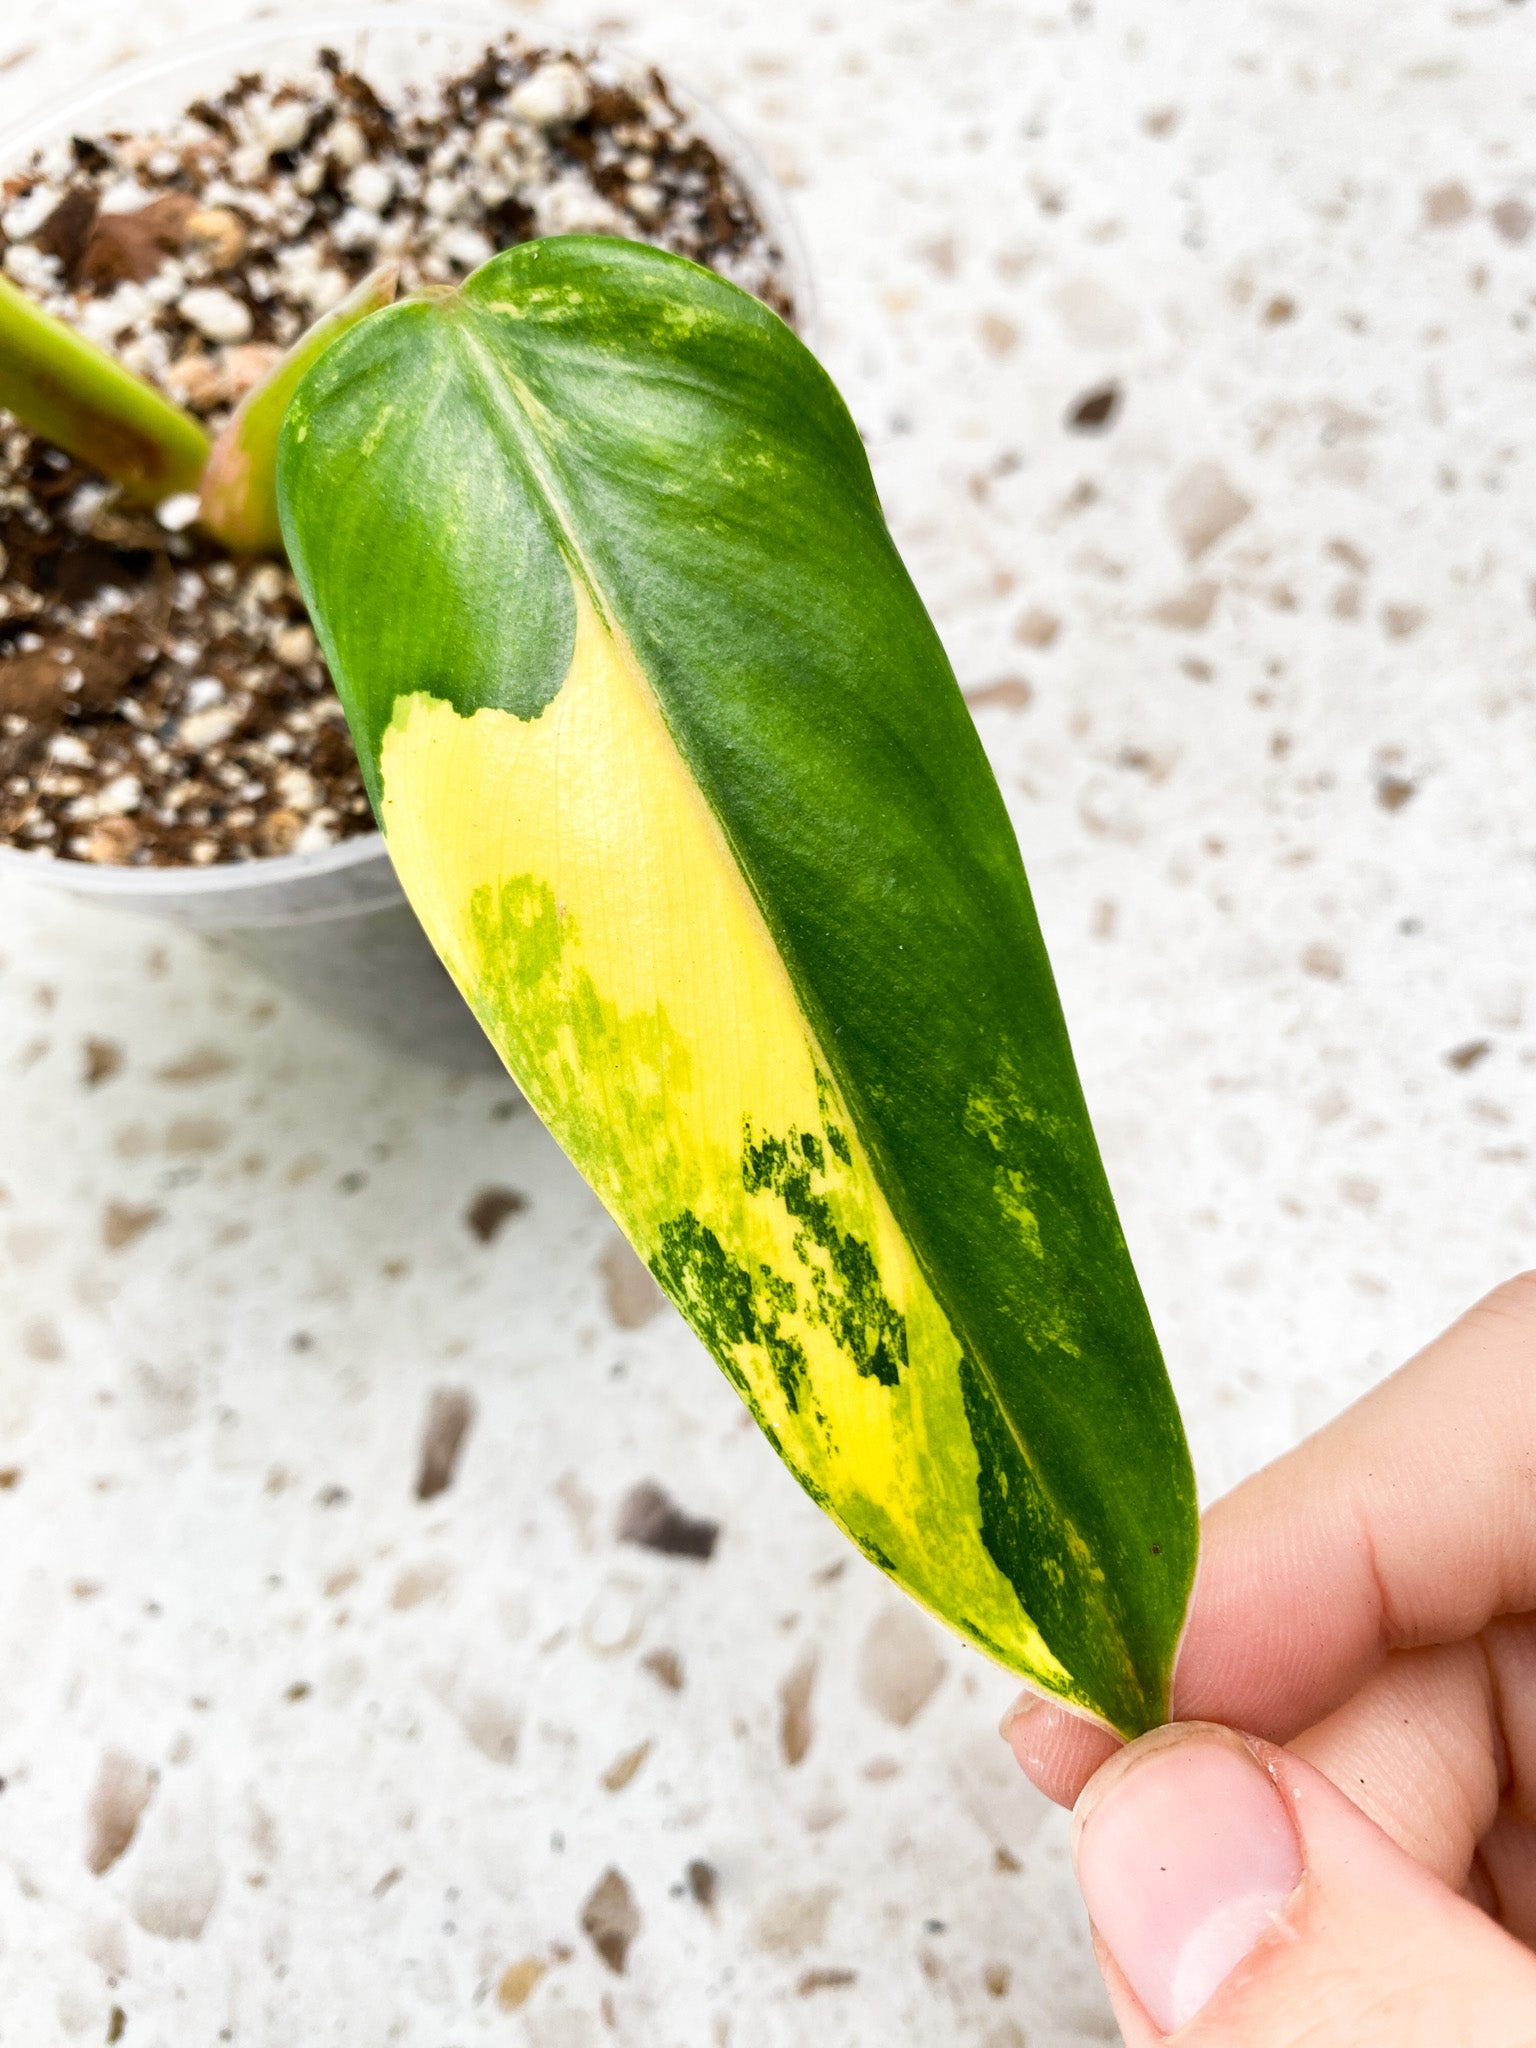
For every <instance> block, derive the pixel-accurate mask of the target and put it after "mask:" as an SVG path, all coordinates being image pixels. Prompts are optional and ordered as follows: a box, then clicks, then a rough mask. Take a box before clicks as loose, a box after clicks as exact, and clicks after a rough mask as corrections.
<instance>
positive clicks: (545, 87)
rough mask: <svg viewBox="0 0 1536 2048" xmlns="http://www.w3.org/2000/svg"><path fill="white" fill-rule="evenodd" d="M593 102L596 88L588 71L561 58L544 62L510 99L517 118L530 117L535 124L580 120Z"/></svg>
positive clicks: (509, 108) (536, 125)
mask: <svg viewBox="0 0 1536 2048" xmlns="http://www.w3.org/2000/svg"><path fill="white" fill-rule="evenodd" d="M591 105H592V88H591V86H590V85H589V84H588V82H587V78H586V75H585V73H584V72H582V71H580V70H578V68H577V67H576V66H575V65H574V64H568V63H565V62H563V61H561V60H558V59H557V60H556V62H555V63H553V64H541V65H540V67H539V69H538V70H537V71H535V72H534V73H533V74H532V76H531V77H528V78H525V79H524V80H523V82H522V84H521V85H519V86H518V87H517V88H516V89H515V91H514V92H513V93H512V94H511V96H510V98H509V99H508V101H507V107H508V111H509V112H510V113H511V114H512V115H513V116H514V117H515V118H516V119H517V120H519V121H527V122H528V123H529V124H530V125H531V126H533V127H535V128H554V127H556V126H558V125H559V124H560V123H561V122H563V121H579V120H580V119H581V117H582V115H583V114H585V113H586V112H588V110H589V109H590V107H591Z"/></svg>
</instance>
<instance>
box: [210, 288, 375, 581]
mask: <svg viewBox="0 0 1536 2048" xmlns="http://www.w3.org/2000/svg"><path fill="white" fill-rule="evenodd" d="M399 281H400V266H399V264H398V263H381V264H380V265H379V267H378V269H377V270H373V271H370V272H369V274H368V276H367V277H365V278H364V279H363V281H362V282H361V284H358V285H355V286H354V287H353V289H352V290H351V291H350V292H349V293H348V294H347V296H346V297H345V298H344V299H343V300H342V301H341V304H340V305H339V306H336V307H335V308H334V309H333V310H332V311H331V312H329V313H327V314H326V315H325V316H324V317H323V318H322V319H319V320H317V321H316V322H315V324H314V326H313V327H311V328H308V329H307V330H306V331H305V332H304V333H303V334H301V335H300V337H299V339H298V340H297V341H296V342H295V343H294V345H293V347H292V348H291V349H289V351H288V353H287V354H286V355H285V356H284V357H283V358H282V360H281V361H280V362H278V363H275V364H274V365H273V367H272V368H271V369H270V370H269V371H268V372H267V375H266V376H265V377H264V378H263V379H262V381H261V382H260V383H259V384H257V385H256V386H254V387H253V389H251V390H250V391H248V392H247V393H246V395H245V397H244V398H243V399H242V400H241V401H240V404H239V406H238V407H237V408H236V411H235V414H234V417H233V418H232V419H231V420H230V422H229V424H228V426H226V427H225V429H224V431H223V432H222V433H221V434H220V435H219V437H218V439H217V440H216V441H215V442H214V444H213V452H212V454H211V455H210V456H209V458H208V467H207V469H206V470H205V471H204V474H203V493H202V496H203V502H202V512H201V514H200V517H201V521H202V525H203V527H204V530H205V531H206V532H208V533H210V534H212V536H213V538H214V539H215V540H218V541H222V542H223V544H224V546H225V547H227V548H230V549H232V550H233V551H234V552H235V553H237V554H273V555H280V554H281V553H282V552H283V534H282V528H281V527H280V525H279V524H278V518H277V437H278V434H279V433H280V432H281V430H282V424H283V415H284V414H285V413H286V412H287V410H288V405H289V401H290V400H291V399H292V397H293V394H294V392H295V391H297V390H298V388H299V385H300V384H301V382H302V381H303V379H304V376H305V374H306V372H307V371H308V370H309V369H310V368H311V366H312V365H313V364H314V363H316V362H318V360H319V359H320V357H321V356H322V355H324V353H325V351H326V350H327V349H328V348H329V347H330V345H331V343H332V342H333V341H335V340H336V339H337V337H338V336H339V335H341V334H344V333H345V332H346V330H347V329H348V328H349V327H355V326H356V325H357V323H358V321H359V320H366V319H367V317H368V315H369V314H370V313H377V312H378V311H379V310H380V308H381V307H384V306H387V305H389V304H390V303H391V301H392V300H393V299H394V296H395V292H396V289H397V287H398V285H399Z"/></svg>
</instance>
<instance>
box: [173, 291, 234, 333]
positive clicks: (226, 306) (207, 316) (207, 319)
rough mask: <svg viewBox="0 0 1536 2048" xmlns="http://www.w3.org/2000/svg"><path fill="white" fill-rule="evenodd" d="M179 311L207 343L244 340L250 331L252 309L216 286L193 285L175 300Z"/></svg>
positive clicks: (232, 294) (231, 293)
mask: <svg viewBox="0 0 1536 2048" xmlns="http://www.w3.org/2000/svg"><path fill="white" fill-rule="evenodd" d="M177 303H178V305H179V306H180V308H181V310H182V312H183V313H184V314H185V315H186V317H187V318H188V319H189V320H190V321H191V322H192V325H193V326H194V327H196V328H199V329H200V330H201V331H202V332H203V333H204V334H206V335H207V337H208V339H209V340H210V341H246V340H248V339H249V338H250V332H251V309H250V307H249V306H248V305H246V304H245V302H244V300H243V299H237V298H236V297H235V295H234V293H233V292H227V291H225V290H224V289H223V287H222V286H220V285H216V284H200V285H194V286H193V288H192V289H191V290H190V291H185V292H183V293H182V295H181V297H180V299H179V300H178V301H177Z"/></svg>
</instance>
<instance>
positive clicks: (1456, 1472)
mask: <svg viewBox="0 0 1536 2048" xmlns="http://www.w3.org/2000/svg"><path fill="white" fill-rule="evenodd" d="M1533 1610H1536V1274H1525V1275H1523V1276H1522V1277H1521V1278H1519V1279H1517V1280H1513V1281H1511V1282H1509V1283H1508V1285H1507V1286H1504V1287H1501V1288H1500V1289H1499V1290H1498V1291H1497V1292H1496V1293H1494V1294H1492V1295H1490V1296H1489V1297H1488V1299H1487V1300H1486V1301H1483V1302H1480V1303H1479V1304H1478V1306H1477V1307H1476V1308H1474V1309H1473V1310H1472V1311H1471V1312H1470V1313H1469V1314H1468V1315H1466V1316H1464V1317H1463V1318H1462V1320H1461V1321H1460V1322H1458V1323H1456V1324H1455V1325H1454V1326H1453V1327H1452V1328H1451V1329H1450V1330H1448V1331H1447V1332H1446V1334H1445V1335H1444V1336H1443V1337H1441V1338H1439V1339H1438V1340H1437V1341H1436V1342H1435V1343H1433V1344H1432V1345H1430V1347H1429V1348H1428V1350H1427V1351H1424V1352H1422V1353H1420V1355H1419V1356H1418V1357H1417V1358H1415V1359H1413V1360H1411V1361H1410V1363H1409V1364H1408V1365H1406V1366H1405V1367H1404V1368H1403V1369H1402V1371H1401V1372H1399V1373H1397V1374H1396V1375H1395V1376H1394V1377H1393V1378H1392V1379H1390V1380H1388V1381H1386V1382H1385V1384H1384V1385H1382V1386H1380V1387H1378V1388H1377V1389H1376V1390H1375V1391H1374V1392H1372V1393H1371V1394H1368V1395H1367V1396H1366V1398H1365V1399H1364V1400H1363V1401H1360V1402H1359V1403H1357V1404H1356V1406H1355V1407H1353V1408H1351V1409H1349V1410H1348V1411H1347V1412H1346V1413H1345V1414H1344V1415H1342V1416H1340V1417H1339V1418H1338V1420H1337V1421H1335V1422H1333V1423H1332V1424H1330V1425H1329V1427H1328V1428H1326V1429H1324V1430H1323V1431H1321V1432H1320V1433H1319V1434H1318V1435H1317V1436H1315V1437H1313V1438H1311V1439H1310V1440H1309V1441H1308V1442H1306V1443H1304V1444H1302V1445H1300V1446H1299V1448H1297V1449H1296V1450H1294V1451H1292V1452H1291V1453H1290V1454H1289V1455H1288V1456H1286V1457H1284V1458H1281V1459H1280V1460H1279V1461H1278V1462H1277V1463H1276V1464H1274V1465H1271V1466H1270V1467H1269V1468H1268V1469H1267V1470H1266V1471H1263V1472H1260V1473H1258V1474H1257V1475H1256V1476H1255V1477H1254V1478H1252V1479H1250V1480H1248V1481H1246V1482H1245V1483H1244V1484H1243V1485H1242V1486H1240V1487H1238V1488H1237V1489H1236V1491H1235V1492H1233V1493H1231V1494H1229V1495H1228V1496H1227V1498H1226V1499H1225V1500H1222V1501H1219V1502H1218V1503H1217V1504H1216V1506H1215V1507H1213V1508H1212V1509H1211V1510H1210V1512H1209V1513H1208V1514H1207V1516H1206V1517H1205V1525H1204V1534H1203V1550H1202V1561H1201V1567H1200V1576H1199V1580H1198V1583H1197V1586H1196V1591H1195V1599H1194V1605H1193V1610H1192V1613H1191V1618H1190V1623H1189V1628H1188V1631H1187V1633H1186V1636H1185V1640H1184V1644H1183V1647H1182V1649H1181V1652H1180V1656H1179V1662H1178V1669H1177V1672H1176V1675H1175V1681H1174V1708H1175V1711H1176V1713H1177V1714H1178V1716H1179V1721H1178V1722H1176V1723H1175V1724H1174V1725H1172V1726H1170V1727H1168V1728H1164V1729H1159V1730H1158V1731H1157V1732H1156V1733H1155V1734H1152V1735H1149V1736H1145V1737H1144V1738H1143V1739H1142V1740H1141V1741H1140V1742H1137V1743H1134V1744H1132V1745H1131V1746H1130V1747H1129V1748H1122V1747H1120V1746H1119V1745H1118V1744H1117V1743H1116V1742H1115V1740H1114V1738H1113V1737H1111V1736H1110V1735H1108V1734H1106V1733H1105V1732H1104V1731H1103V1730H1102V1729H1101V1728H1097V1727H1095V1726H1093V1725H1091V1724H1090V1723H1088V1722H1085V1721H1083V1720H1080V1719H1078V1718H1076V1717H1074V1716H1072V1715H1070V1714H1068V1713H1066V1712H1065V1711H1064V1710H1063V1709H1061V1708H1060V1707H1057V1706H1054V1705H1052V1704H1050V1703H1049V1702H1047V1701H1045V1700H1041V1699H1038V1698H1037V1697H1036V1696H1035V1695H1033V1694H1026V1695H1025V1696H1024V1698H1023V1699H1022V1700H1021V1701H1020V1702H1019V1703H1018V1706H1017V1707H1016V1708H1015V1709H1014V1710H1013V1711H1012V1714H1011V1717H1010V1718H1009V1719H1007V1720H1005V1723H1004V1733H1005V1735H1006V1736H1007V1739H1008V1741H1009V1743H1010V1745H1011V1746H1012V1748H1013V1751H1014V1754H1015V1756H1016V1757H1017V1758H1018V1760H1019V1762H1020V1764H1021V1765H1022V1766H1023V1768H1024V1770H1025V1771H1026V1772H1027V1773H1028V1774H1029V1776H1030V1777H1031V1778H1032V1779H1033V1780H1034V1781H1035V1783H1036V1784H1037V1785H1039V1786H1040V1787H1041V1789H1042V1790H1043V1791H1045V1792H1048V1793H1049V1794H1050V1796H1051V1797H1052V1798H1053V1799H1056V1800H1058V1801H1060V1802H1061V1803H1062V1804H1063V1805H1072V1804H1073V1803H1074V1802H1075V1812H1074V1817H1073V1852H1074V1859H1075V1863H1076V1868H1077V1874H1078V1881H1079V1883H1080V1884H1081V1886H1082V1889H1083V1894H1084V1897H1085V1898H1086V1900H1087V1902H1088V1908H1089V1913H1090V1916H1091V1918H1092V1920H1093V1922H1094V1934H1095V1941H1096V1944H1097V1947H1098V1953H1099V1959H1100V1963H1101V1965H1102V1967H1103V1969H1104V1975H1105V1980H1106V1982H1107V1984H1108V1986H1109V1992H1110V1998H1111V2001H1112V2003H1113V2005H1114V2008H1115V2014H1116V2017H1117V2018H1118V2020H1119V2022H1120V2026H1121V2029H1122V2031H1123V2033H1124V2036H1125V2040H1126V2042H1127V2044H1128V2048H1154V2044H1156V2043H1159V2042H1160V2041H1161V2040H1162V2039H1163V2038H1164V2037H1165V2035H1168V2034H1173V2035H1174V2036H1175V2037H1176V2039H1177V2042H1178V2043H1179V2048H1239V2044H1241V2048H1302V2044H1305V2048H1462V2044H1465V2048H1536V1957H1533V1956H1532V1953H1531V1948H1532V1947H1533V1946H1536V1611H1533ZM1213 1722H1214V1723H1220V1724H1222V1725H1221V1726H1216V1727H1213V1726H1211V1725H1209V1724H1211V1723H1213ZM1191 1723H1193V1724H1195V1725H1188V1724H1191ZM1231 1729H1241V1730H1243V1731H1244V1734H1243V1736H1242V1737H1241V1738H1240V1737H1238V1736H1236V1735H1233V1734H1231V1733H1229V1732H1228V1731H1229V1730H1231ZM1280 1744H1283V1745H1284V1747H1283V1748H1281V1747H1277V1746H1276V1745H1280Z"/></svg>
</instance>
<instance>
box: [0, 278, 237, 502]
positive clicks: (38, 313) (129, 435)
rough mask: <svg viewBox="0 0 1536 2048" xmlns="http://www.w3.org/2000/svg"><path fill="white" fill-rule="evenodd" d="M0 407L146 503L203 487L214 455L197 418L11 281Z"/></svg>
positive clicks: (6, 290) (1, 329)
mask: <svg viewBox="0 0 1536 2048" xmlns="http://www.w3.org/2000/svg"><path fill="white" fill-rule="evenodd" d="M0 405H3V406H4V407H5V408H6V410H7V411H9V412H13V413H14V414H15V415H16V417H17V419H19V420H20V421H21V423H22V425H23V426H24V427H26V428H27V429H28V430H29V431H30V432H31V433H34V434H41V435H42V436H43V438H44V439H45V440H48V441H52V442H54V443H55V445H56V446H58V447H60V448H63V449H65V450H67V451H68V453H69V454H71V455H73V456H75V457H76V458H77V459H78V460H79V461H81V462H88V463H89V464H90V465H91V467H92V468H93V469H97V470H99V471H100V472H101V474H102V475H103V476H105V477H110V478H111V480H112V481H113V482H114V483H118V484H121V485H122V486H123V488H124V490H125V491H127V493H128V494H129V496H130V497H133V498H137V499H140V500H141V501H143V502H144V503H146V504H150V505H158V504H159V503H160V502H161V500H162V499H164V498H171V497H175V496H177V495H178V494H179V493H180V492H183V491H195V490H196V489H197V486H198V479H199V478H200V477H201V476H202V473H203V464H204V463H205V462H206V461H207V459H208V436H207V435H206V434H205V433H204V432H203V430H202V428H201V427H200V426H199V425H198V423H197V421H196V420H195V419H193V417H192V415H191V414H190V413H187V412H183V411H182V410H181V408H180V406H177V405H172V403H171V401H170V400H169V399H168V398H163V397H162V396H161V395H160V393H159V392H158V391H157V390H156V389H155V387H154V386H153V385H152V384H147V383H146V382H145V381H144V379H143V378H142V377H136V376H135V375H134V374H133V372H132V371H131V370H128V369H125V368H124V367H123V365H122V364H121V363H120V362H118V361H117V360H116V358H115V357H113V356H110V355H108V354H107V352H106V350H105V349H101V348H98V347H97V346H96V344H95V342H93V341H87V340H86V338H85V336H84V335H83V334H77V333H76V331H75V330H74V328H73V327H70V326H68V325H67V324H66V323H65V322H64V321H62V320H56V319H55V318H54V317H53V315H52V314H51V313H45V312H44V311H43V309H42V307H41V306H38V305H35V304H34V303H33V301H32V300H31V299H29V298H28V297H27V295H26V293H25V292H21V291H18V290H17V289H16V287H15V285H13V284H12V283H10V281H9V280H8V279H6V278H3V277H0Z"/></svg>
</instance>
